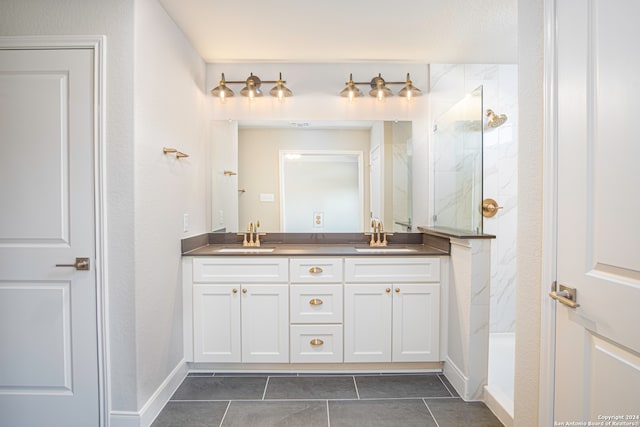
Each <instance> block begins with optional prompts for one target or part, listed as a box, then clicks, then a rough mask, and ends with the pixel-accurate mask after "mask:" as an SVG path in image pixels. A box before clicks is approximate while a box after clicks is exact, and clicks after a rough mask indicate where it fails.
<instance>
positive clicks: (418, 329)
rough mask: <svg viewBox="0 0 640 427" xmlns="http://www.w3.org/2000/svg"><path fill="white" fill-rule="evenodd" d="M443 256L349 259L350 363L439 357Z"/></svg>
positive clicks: (347, 359)
mask: <svg viewBox="0 0 640 427" xmlns="http://www.w3.org/2000/svg"><path fill="white" fill-rule="evenodd" d="M439 280H440V260H439V259H438V258H417V257H416V258H414V257H412V258H409V257H407V258H391V257H389V258H379V257H378V258H347V259H345V285H344V304H345V308H344V335H345V336H344V361H345V362H431V361H438V360H440V355H439V341H440V334H439V328H440V322H439V320H440V283H439Z"/></svg>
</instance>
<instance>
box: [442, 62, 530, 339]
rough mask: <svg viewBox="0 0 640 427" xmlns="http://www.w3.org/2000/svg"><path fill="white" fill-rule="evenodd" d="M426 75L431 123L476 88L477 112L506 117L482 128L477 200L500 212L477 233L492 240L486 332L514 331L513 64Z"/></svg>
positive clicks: (457, 67) (451, 67)
mask: <svg viewBox="0 0 640 427" xmlns="http://www.w3.org/2000/svg"><path fill="white" fill-rule="evenodd" d="M430 71H431V91H430V97H431V115H432V118H433V119H434V120H435V119H437V118H438V117H440V116H441V115H442V114H443V113H445V112H446V111H447V110H449V109H450V108H451V107H452V106H453V105H455V104H456V103H457V102H458V101H460V99H462V98H463V97H464V96H465V95H466V94H468V93H470V92H471V91H473V90H474V89H476V88H477V87H478V86H482V88H483V110H484V111H485V112H486V110H487V109H489V108H490V109H492V110H493V111H495V113H496V114H506V115H507V116H508V120H507V122H506V123H505V124H503V125H502V126H500V127H498V128H495V129H491V128H486V126H484V133H483V139H484V141H483V170H484V171H483V197H484V198H487V197H489V198H492V199H495V200H496V201H497V202H498V203H499V205H500V206H502V207H503V208H502V209H501V210H500V211H499V212H498V214H497V215H496V216H494V217H493V218H484V220H483V231H484V232H485V233H488V234H494V235H496V236H497V237H496V239H495V240H494V241H493V242H492V244H491V298H490V305H491V309H490V310H491V317H490V318H491V325H490V331H491V332H514V331H515V292H516V283H515V272H516V271H515V270H516V226H517V223H516V220H517V202H518V193H517V187H518V173H517V172H518V170H517V164H518V145H517V143H518V141H517V134H518V131H517V129H518V99H517V94H518V81H517V71H518V70H517V65H512V64H508V65H498V64H445V65H431V69H430ZM484 123H486V116H485V117H484ZM432 136H433V135H432ZM432 141H433V139H432ZM432 158H433V157H432ZM434 170H435V168H434ZM433 179H436V183H435V184H434V186H435V188H432V191H434V192H435V193H432V194H437V186H438V183H437V178H435V177H433V176H432V182H433Z"/></svg>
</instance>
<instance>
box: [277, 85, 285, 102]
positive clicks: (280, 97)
mask: <svg viewBox="0 0 640 427" xmlns="http://www.w3.org/2000/svg"><path fill="white" fill-rule="evenodd" d="M278 100H279V101H280V102H282V101H284V91H283V90H282V87H278Z"/></svg>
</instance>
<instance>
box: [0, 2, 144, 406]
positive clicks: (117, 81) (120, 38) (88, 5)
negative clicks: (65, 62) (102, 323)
mask: <svg viewBox="0 0 640 427" xmlns="http://www.w3.org/2000/svg"><path fill="white" fill-rule="evenodd" d="M133 15H134V11H133V2H131V1H130V0H110V1H109V2H104V1H100V0H67V1H65V2H53V1H50V0H30V1H24V0H4V1H3V2H2V13H0V35H2V36H9V35H13V36H16V35H106V36H107V46H106V76H107V80H106V91H107V93H106V109H107V114H106V118H107V122H106V130H105V132H106V175H107V182H106V189H107V194H106V198H107V206H106V209H107V211H108V216H107V224H106V226H107V230H108V236H107V242H106V244H107V257H108V258H107V268H108V271H107V274H108V283H107V287H108V297H109V303H110V313H109V320H110V324H109V328H110V331H111V334H110V350H111V352H110V359H111V360H110V361H111V370H110V371H111V372H110V374H111V378H110V381H111V388H112V390H116V391H117V392H115V393H113V395H112V406H113V408H116V409H119V410H134V409H136V408H137V396H136V394H137V393H136V358H135V349H136V345H135V313H134V301H135V299H134V298H135V295H134V250H133V249H134V246H133V238H134V234H133V230H134V216H133V200H134V190H133V185H132V182H133V172H134V166H133V164H134V153H133V147H134V144H133V59H134V53H133V25H134V24H133V21H134V16H133Z"/></svg>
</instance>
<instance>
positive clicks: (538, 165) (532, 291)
mask: <svg viewBox="0 0 640 427" xmlns="http://www.w3.org/2000/svg"><path fill="white" fill-rule="evenodd" d="M518 25H519V36H518V50H519V52H518V65H519V69H518V70H519V71H518V81H519V82H520V84H519V90H518V99H519V100H520V101H519V109H520V131H519V134H518V139H519V146H518V150H519V162H518V190H519V193H520V194H521V195H525V194H526V197H520V200H519V203H518V244H517V248H518V262H517V273H516V282H517V283H518V285H517V290H516V362H515V363H516V365H515V371H516V381H515V396H514V425H515V426H516V427H519V426H523V427H525V426H527V427H528V426H536V425H538V403H539V397H538V393H539V386H540V384H539V374H540V301H541V295H542V292H541V289H540V286H542V285H541V263H542V256H541V251H542V166H543V165H542V147H543V113H544V111H543V110H544V109H543V99H544V98H543V2H531V1H525V0H520V1H518Z"/></svg>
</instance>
